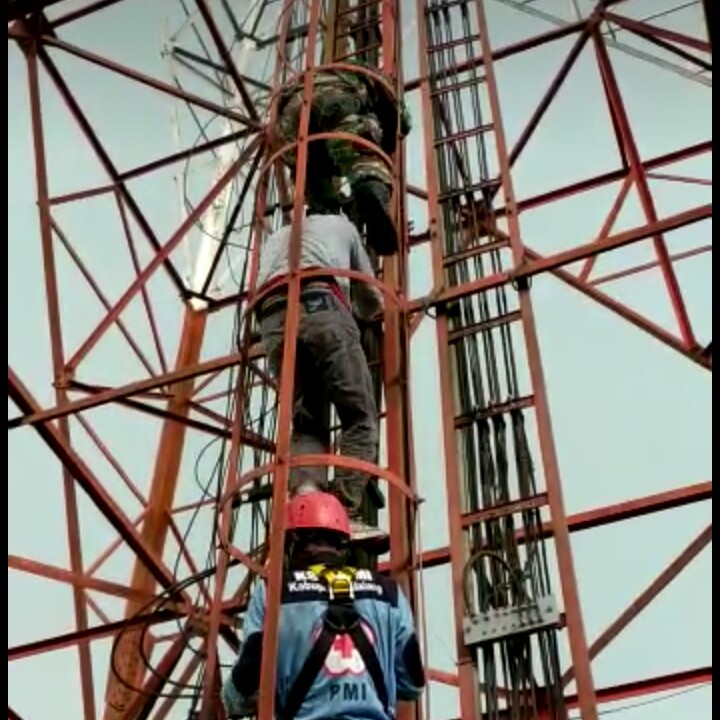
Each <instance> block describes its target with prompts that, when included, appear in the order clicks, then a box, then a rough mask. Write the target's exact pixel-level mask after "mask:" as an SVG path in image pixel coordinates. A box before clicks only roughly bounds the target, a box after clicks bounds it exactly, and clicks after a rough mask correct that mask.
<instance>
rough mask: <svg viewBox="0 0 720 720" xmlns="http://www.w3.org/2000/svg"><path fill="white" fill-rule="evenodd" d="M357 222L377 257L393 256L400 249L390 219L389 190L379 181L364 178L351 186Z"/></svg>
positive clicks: (396, 233) (395, 230) (396, 232)
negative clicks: (362, 227) (364, 231)
mask: <svg viewBox="0 0 720 720" xmlns="http://www.w3.org/2000/svg"><path fill="white" fill-rule="evenodd" d="M353 196H354V198H355V202H356V206H357V213H358V216H359V218H358V220H359V222H360V223H361V224H363V225H364V226H365V230H366V233H367V241H368V245H370V247H372V249H373V250H374V251H375V252H376V253H377V254H378V255H394V254H395V253H396V252H397V251H398V249H399V247H400V239H399V237H398V231H397V228H396V227H395V223H394V222H393V221H392V217H390V188H389V187H388V186H387V185H386V184H385V183H384V182H382V181H381V180H377V179H375V178H364V179H362V180H359V181H358V182H357V183H355V185H354V186H353Z"/></svg>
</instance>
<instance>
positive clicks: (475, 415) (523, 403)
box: [455, 395, 535, 430]
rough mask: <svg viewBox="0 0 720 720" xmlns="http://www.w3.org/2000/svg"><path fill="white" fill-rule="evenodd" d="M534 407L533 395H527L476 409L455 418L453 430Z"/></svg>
mask: <svg viewBox="0 0 720 720" xmlns="http://www.w3.org/2000/svg"><path fill="white" fill-rule="evenodd" d="M534 405H535V397H534V396H533V395H528V396H527V397H524V398H517V400H508V402H504V403H498V404H497V405H491V406H490V407H487V408H478V409H477V410H475V411H473V412H469V413H464V414H462V415H458V416H457V417H456V418H455V428H456V429H457V430H459V429H461V428H464V427H468V426H469V425H472V424H473V423H474V422H477V421H478V420H489V419H490V418H493V417H497V416H498V415H506V414H507V413H509V412H512V411H513V410H526V409H527V408H531V407H533V406H534Z"/></svg>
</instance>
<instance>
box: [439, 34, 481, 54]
mask: <svg viewBox="0 0 720 720" xmlns="http://www.w3.org/2000/svg"><path fill="white" fill-rule="evenodd" d="M476 40H477V41H479V40H480V36H479V35H468V36H467V37H463V38H457V39H456V40H448V41H447V42H444V43H438V44H437V45H428V48H427V51H428V52H429V53H437V52H443V51H444V50H452V49H453V48H456V47H461V46H462V45H470V44H472V43H473V42H474V41H476Z"/></svg>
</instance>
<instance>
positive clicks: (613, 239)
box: [408, 203, 712, 312]
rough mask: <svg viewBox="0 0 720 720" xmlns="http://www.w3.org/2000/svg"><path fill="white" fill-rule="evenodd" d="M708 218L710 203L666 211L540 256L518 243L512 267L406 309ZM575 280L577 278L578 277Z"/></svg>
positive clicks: (424, 308) (448, 299)
mask: <svg viewBox="0 0 720 720" xmlns="http://www.w3.org/2000/svg"><path fill="white" fill-rule="evenodd" d="M708 219H712V203H708V204H707V205H702V206H699V207H696V208H693V209H691V210H686V211H684V212H680V213H677V214H675V215H670V216H668V217H666V218H664V219H662V220H656V221H653V222H649V223H647V224H645V225H642V226H639V227H635V228H633V229H631V230H626V231H623V232H620V233H617V234H615V235H610V236H608V237H607V238H605V239H603V240H599V241H596V242H594V243H589V244H585V245H579V246H577V247H574V248H571V249H569V250H563V251H562V252H558V253H555V254H553V255H549V256H547V257H541V256H540V255H539V254H538V253H536V252H534V251H533V250H532V249H530V248H527V247H525V246H522V250H521V253H520V257H519V258H518V260H517V261H516V262H517V264H516V266H515V268H514V269H513V270H509V271H506V272H501V273H496V274H494V275H490V276H488V277H485V278H481V279H479V280H473V281H471V282H467V283H462V284H460V285H456V286H453V287H450V288H446V289H444V290H442V291H441V292H439V293H436V294H434V295H429V296H427V297H424V298H418V299H414V300H412V301H410V302H409V303H408V310H409V312H426V311H427V309H428V308H430V307H436V306H438V305H442V304H445V303H448V302H451V301H454V300H460V299H462V298H464V297H467V296H469V295H474V294H476V293H479V292H483V291H486V290H491V289H493V288H497V287H500V286H501V285H506V284H507V283H509V282H512V281H517V280H521V279H529V278H531V277H533V276H535V275H540V274H542V273H547V272H551V271H555V270H558V269H559V268H562V267H563V266H565V265H570V264H572V263H575V262H577V261H579V260H585V259H587V258H590V257H595V256H597V255H600V254H602V253H605V252H609V251H611V250H615V249H618V248H622V247H626V246H628V245H632V244H634V243H638V242H641V241H643V240H647V239H648V238H651V237H653V236H655V235H658V234H660V233H665V232H670V231H672V230H677V229H680V228H684V227H688V226H689V225H692V224H694V223H697V222H701V221H703V220H708ZM530 253H532V254H533V255H534V259H527V256H528V255H529V254H530ZM531 257H532V256H531ZM578 282H581V281H580V280H578Z"/></svg>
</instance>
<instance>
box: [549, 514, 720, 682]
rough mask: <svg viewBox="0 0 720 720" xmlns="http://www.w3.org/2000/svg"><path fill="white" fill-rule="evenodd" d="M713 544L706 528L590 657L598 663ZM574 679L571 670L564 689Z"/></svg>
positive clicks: (598, 641)
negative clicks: (617, 640) (650, 606)
mask: <svg viewBox="0 0 720 720" xmlns="http://www.w3.org/2000/svg"><path fill="white" fill-rule="evenodd" d="M711 542H712V524H711V525H709V526H708V527H707V528H705V529H704V530H703V531H702V532H701V533H700V534H699V535H698V536H697V537H696V538H695V539H694V540H693V541H692V542H691V543H690V544H689V545H688V546H687V547H686V548H685V549H684V550H683V551H682V552H681V553H680V555H678V557H676V558H675V559H674V560H673V561H672V562H671V563H669V564H668V566H667V567H666V568H665V569H664V570H663V571H662V572H661V573H660V575H658V577H657V578H656V579H655V580H653V582H652V583H650V585H649V586H648V587H647V588H646V589H645V590H644V591H643V592H642V593H640V595H638V597H637V598H635V599H634V600H633V601H632V602H631V603H630V605H629V606H628V607H627V609H626V610H625V611H624V612H622V613H621V614H620V615H619V617H618V618H617V619H616V620H615V621H614V622H613V623H612V624H611V625H610V626H609V627H608V628H607V629H606V630H605V631H604V632H602V633H601V634H600V635H599V636H598V638H597V639H596V640H595V641H594V642H593V643H592V644H591V645H590V657H591V658H592V659H593V660H594V659H595V658H596V657H597V656H598V655H599V654H600V653H601V652H603V650H605V649H606V648H607V647H608V646H609V645H610V644H611V643H612V642H613V641H614V640H615V639H616V638H617V637H618V636H619V635H620V634H621V633H622V632H623V631H624V630H625V628H627V627H628V625H630V624H631V623H632V622H633V621H634V620H635V619H636V618H637V617H638V615H640V613H642V612H643V611H644V610H645V609H646V608H647V607H648V606H649V605H650V604H651V603H652V602H653V601H654V600H655V599H656V598H657V597H658V595H660V593H661V592H663V590H665V589H666V588H667V587H668V586H669V585H670V584H671V583H672V582H673V581H674V580H675V579H676V578H677V577H678V576H679V575H680V574H681V573H682V572H683V570H685V568H686V567H688V565H690V563H691V562H692V561H693V560H694V559H695V558H696V557H698V555H700V553H701V552H702V551H703V550H704V549H705V548H706V547H707V546H708V545H709V544H710V543H711ZM574 677H575V672H574V669H573V668H570V669H569V670H568V671H567V672H566V673H565V674H564V675H563V678H562V682H563V685H564V686H565V687H567V685H569V684H570V683H571V682H572V680H573V678H574Z"/></svg>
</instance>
